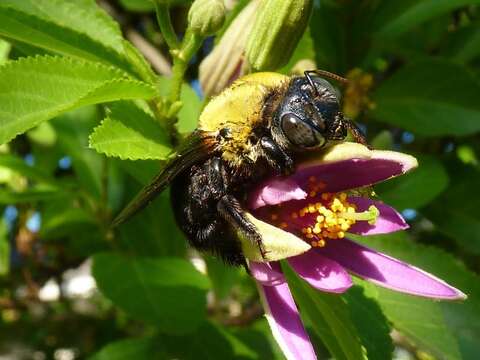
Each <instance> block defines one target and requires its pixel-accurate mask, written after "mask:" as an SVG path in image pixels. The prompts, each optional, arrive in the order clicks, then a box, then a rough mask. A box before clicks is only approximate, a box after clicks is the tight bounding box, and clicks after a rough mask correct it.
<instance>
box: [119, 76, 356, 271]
mask: <svg viewBox="0 0 480 360" xmlns="http://www.w3.org/2000/svg"><path fill="white" fill-rule="evenodd" d="M318 75H323V76H325V77H329V78H333V79H334V80H338V81H343V82H345V81H346V80H345V79H343V78H341V77H339V76H336V75H334V74H330V73H327V72H323V71H306V72H305V74H304V76H294V77H289V76H285V75H281V74H277V73H256V74H252V75H247V76H245V77H243V78H241V79H239V80H237V81H236V82H234V83H233V84H232V85H231V86H230V87H229V88H227V89H225V90H224V91H223V92H222V93H221V94H219V95H218V96H217V97H215V98H213V99H212V100H211V101H210V102H209V103H208V105H207V106H206V107H205V109H204V110H203V112H202V114H201V115H200V119H199V123H198V128H197V129H196V130H195V131H194V132H193V133H192V134H191V135H190V136H189V137H188V138H187V140H186V141H185V142H184V143H183V144H181V145H180V147H179V149H178V150H177V153H176V156H175V157H174V158H173V159H172V160H170V161H169V162H168V163H167V164H166V166H165V167H164V168H163V169H162V170H161V172H160V173H159V174H158V175H157V176H156V177H155V178H154V179H153V181H152V182H151V183H150V184H149V185H147V186H146V187H145V188H144V189H143V190H142V191H141V192H140V193H139V194H138V195H137V196H136V197H135V198H134V199H133V200H132V201H131V203H130V204H129V205H128V206H127V207H126V208H125V209H124V210H123V211H122V212H121V213H120V214H119V215H118V217H117V218H116V219H115V221H114V225H118V224H120V223H121V222H123V221H125V220H126V219H127V218H129V217H130V216H132V215H134V214H135V213H137V212H138V211H139V210H141V209H142V208H144V207H145V206H146V205H147V204H148V203H149V202H150V201H151V200H153V198H154V197H155V196H156V195H158V194H159V193H160V192H161V191H163V190H164V189H165V188H166V187H167V186H168V185H171V200H172V207H173V210H174V213H175V217H176V220H177V223H178V225H179V227H180V228H181V229H182V230H183V232H184V233H185V234H186V236H187V238H188V240H189V242H190V244H191V245H192V246H193V247H195V248H196V249H198V250H200V251H208V252H211V253H213V254H214V255H217V256H219V257H221V258H222V259H223V260H224V261H225V262H226V263H229V264H232V265H246V261H245V258H244V255H243V253H242V248H241V244H240V241H239V240H238V234H241V235H242V236H244V237H246V238H248V239H249V240H251V241H252V242H253V243H255V244H257V246H258V247H259V249H260V252H261V254H262V256H265V250H264V248H263V246H262V237H261V235H260V234H259V232H258V231H257V229H256V227H255V225H253V224H252V222H251V221H249V219H248V217H247V216H246V215H247V212H246V211H245V210H244V205H243V204H244V201H245V197H246V194H247V193H248V191H249V189H250V188H251V187H252V186H253V185H255V184H257V183H258V182H259V181H261V180H262V179H264V178H266V177H269V176H272V174H277V175H285V174H288V173H291V172H293V171H294V170H295V161H296V158H297V157H298V155H299V154H301V153H303V152H305V151H312V150H318V149H321V148H323V147H325V146H326V145H327V144H328V143H329V142H332V141H342V140H344V139H345V137H346V136H347V129H350V130H351V132H352V134H353V135H354V137H355V138H356V139H358V141H359V142H364V141H363V137H362V136H361V134H360V133H359V132H358V131H357V129H356V127H355V126H354V125H352V123H351V122H350V121H348V120H345V119H344V117H343V114H342V112H341V111H340V105H339V98H338V96H337V93H336V91H335V89H334V88H333V87H332V85H331V84H330V83H329V82H328V81H326V80H324V79H323V78H321V77H319V76H318Z"/></svg>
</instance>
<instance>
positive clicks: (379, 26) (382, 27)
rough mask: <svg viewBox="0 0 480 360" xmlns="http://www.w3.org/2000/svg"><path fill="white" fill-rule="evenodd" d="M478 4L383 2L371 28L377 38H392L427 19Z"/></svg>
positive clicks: (458, 0)
mask: <svg viewBox="0 0 480 360" xmlns="http://www.w3.org/2000/svg"><path fill="white" fill-rule="evenodd" d="M479 3H480V1H479V0H421V1H418V0H404V1H384V2H381V4H380V6H379V7H378V9H377V12H376V14H375V16H374V17H373V27H374V29H376V35H377V36H379V37H382V38H387V39H388V38H393V37H396V36H398V35H401V34H403V33H405V32H407V31H409V30H411V29H413V28H414V27H415V26H417V25H419V24H421V23H423V22H425V21H427V20H429V19H432V18H434V17H437V16H440V15H442V14H447V13H449V12H450V11H452V10H454V9H457V8H460V7H462V6H466V5H471V4H479Z"/></svg>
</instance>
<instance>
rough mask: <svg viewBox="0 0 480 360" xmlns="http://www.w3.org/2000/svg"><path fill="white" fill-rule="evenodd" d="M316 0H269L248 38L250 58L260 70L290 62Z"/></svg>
mask: <svg viewBox="0 0 480 360" xmlns="http://www.w3.org/2000/svg"><path fill="white" fill-rule="evenodd" d="M312 4H313V0H265V1H264V2H263V3H262V5H261V7H260V9H259V11H258V14H257V17H256V19H255V23H254V25H253V29H252V31H251V32H250V35H249V38H248V41H247V48H246V53H247V59H248V62H249V64H250V66H251V67H252V68H253V69H254V70H257V71H265V70H275V69H278V68H280V67H282V66H283V65H285V64H287V62H288V60H289V59H290V57H291V56H292V53H293V51H294V50H295V48H296V46H297V44H298V41H299V40H300V38H301V37H302V35H303V33H304V31H305V29H306V27H307V25H308V21H309V19H310V14H311V12H312Z"/></svg>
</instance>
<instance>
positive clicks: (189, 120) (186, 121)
mask: <svg viewBox="0 0 480 360" xmlns="http://www.w3.org/2000/svg"><path fill="white" fill-rule="evenodd" d="M158 85H159V91H160V95H162V96H167V95H168V92H169V91H170V86H171V80H170V79H169V78H166V77H160V78H159V79H158ZM180 101H181V102H182V103H183V106H182V108H181V109H180V111H179V112H178V114H177V116H178V123H177V129H178V131H179V132H180V133H182V134H187V133H190V132H192V131H193V130H195V128H196V127H197V124H198V117H199V116H200V111H201V107H202V104H201V102H200V99H199V98H198V95H197V93H196V92H195V91H194V90H193V89H192V88H191V87H190V86H189V85H187V84H182V94H181V96H180Z"/></svg>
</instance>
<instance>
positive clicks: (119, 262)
mask: <svg viewBox="0 0 480 360" xmlns="http://www.w3.org/2000/svg"><path fill="white" fill-rule="evenodd" d="M93 275H94V277H95V280H96V282H97V284H98V287H99V288H100V290H101V292H102V293H103V294H104V295H105V296H106V297H108V298H109V299H110V300H111V301H113V303H115V304H116V305H117V306H119V307H120V308H122V309H123V310H125V311H126V312H127V313H129V314H130V315H132V316H134V317H136V318H138V319H141V320H143V321H145V322H148V323H150V324H153V325H155V326H156V327H157V328H158V329H160V330H161V331H165V332H168V333H172V334H184V333H188V332H191V331H194V330H195V329H196V328H197V327H198V326H199V325H200V323H201V322H202V321H203V320H204V318H205V305H206V292H207V289H208V288H209V282H208V278H207V277H205V276H204V275H202V274H200V273H199V272H198V271H197V270H195V268H194V267H193V265H192V264H191V263H190V262H188V261H187V260H183V259H178V258H157V259H146V258H144V259H128V258H125V257H122V256H120V255H117V254H113V253H104V254H98V255H95V256H94V258H93Z"/></svg>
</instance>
